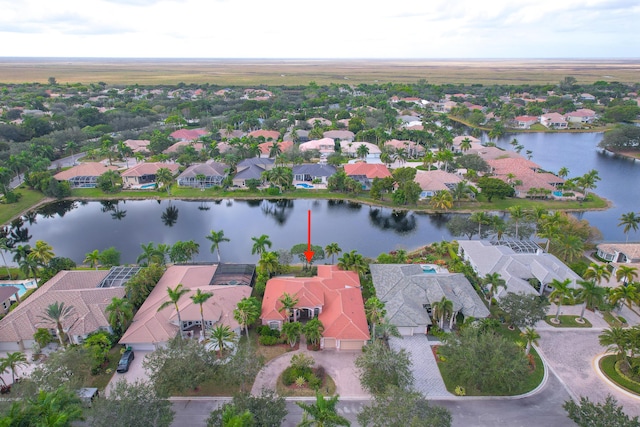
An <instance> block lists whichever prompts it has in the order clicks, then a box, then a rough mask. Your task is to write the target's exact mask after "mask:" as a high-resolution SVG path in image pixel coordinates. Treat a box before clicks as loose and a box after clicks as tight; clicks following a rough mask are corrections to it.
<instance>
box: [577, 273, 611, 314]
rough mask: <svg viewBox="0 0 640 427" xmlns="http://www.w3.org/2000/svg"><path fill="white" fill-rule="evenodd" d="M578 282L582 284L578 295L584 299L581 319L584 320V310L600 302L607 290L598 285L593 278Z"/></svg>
mask: <svg viewBox="0 0 640 427" xmlns="http://www.w3.org/2000/svg"><path fill="white" fill-rule="evenodd" d="M576 283H577V284H578V285H580V288H579V289H578V291H577V293H576V297H578V299H581V300H583V301H584V305H583V306H582V311H581V312H580V320H582V319H583V318H584V310H585V309H586V308H587V307H589V308H593V307H594V306H595V305H596V304H599V303H600V302H601V301H602V299H603V298H604V296H605V295H606V293H607V290H606V289H605V288H603V287H601V286H598V285H596V283H595V281H593V280H577V281H576Z"/></svg>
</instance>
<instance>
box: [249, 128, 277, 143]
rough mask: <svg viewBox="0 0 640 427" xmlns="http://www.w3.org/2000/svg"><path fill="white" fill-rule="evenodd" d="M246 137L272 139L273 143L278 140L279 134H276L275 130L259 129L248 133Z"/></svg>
mask: <svg viewBox="0 0 640 427" xmlns="http://www.w3.org/2000/svg"><path fill="white" fill-rule="evenodd" d="M248 136H252V137H254V138H259V137H263V138H264V139H265V140H269V139H273V140H274V141H277V140H278V138H280V132H278V131H277V130H264V129H260V130H254V131H253V132H249V135H248Z"/></svg>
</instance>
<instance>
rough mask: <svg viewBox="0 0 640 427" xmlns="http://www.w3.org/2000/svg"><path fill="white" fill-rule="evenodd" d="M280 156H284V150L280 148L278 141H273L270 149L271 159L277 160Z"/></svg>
mask: <svg viewBox="0 0 640 427" xmlns="http://www.w3.org/2000/svg"><path fill="white" fill-rule="evenodd" d="M294 131H295V130H294ZM291 135H293V132H292V133H291ZM291 138H292V139H293V136H291ZM280 154H282V149H281V148H280V143H278V142H276V141H273V143H272V144H271V146H270V147H269V157H271V158H274V159H275V158H276V157H278V156H279V155H280Z"/></svg>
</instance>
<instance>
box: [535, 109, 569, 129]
mask: <svg viewBox="0 0 640 427" xmlns="http://www.w3.org/2000/svg"><path fill="white" fill-rule="evenodd" d="M540 123H541V124H542V125H543V126H544V127H546V128H549V129H566V128H567V126H568V123H567V121H566V120H565V118H564V116H563V115H562V114H560V113H547V114H543V115H541V116H540Z"/></svg>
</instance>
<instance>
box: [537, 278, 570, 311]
mask: <svg viewBox="0 0 640 427" xmlns="http://www.w3.org/2000/svg"><path fill="white" fill-rule="evenodd" d="M570 284H571V279H565V280H563V281H562V282H561V281H559V280H558V279H553V280H552V281H551V283H549V286H551V287H553V291H551V294H549V299H550V300H551V301H553V302H555V303H556V304H557V306H558V310H557V311H556V322H558V318H559V317H560V307H562V302H563V300H564V298H565V297H566V296H567V295H569V293H570V292H571V289H570V288H569V285H570ZM540 288H541V289H542V288H544V285H543V284H540Z"/></svg>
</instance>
